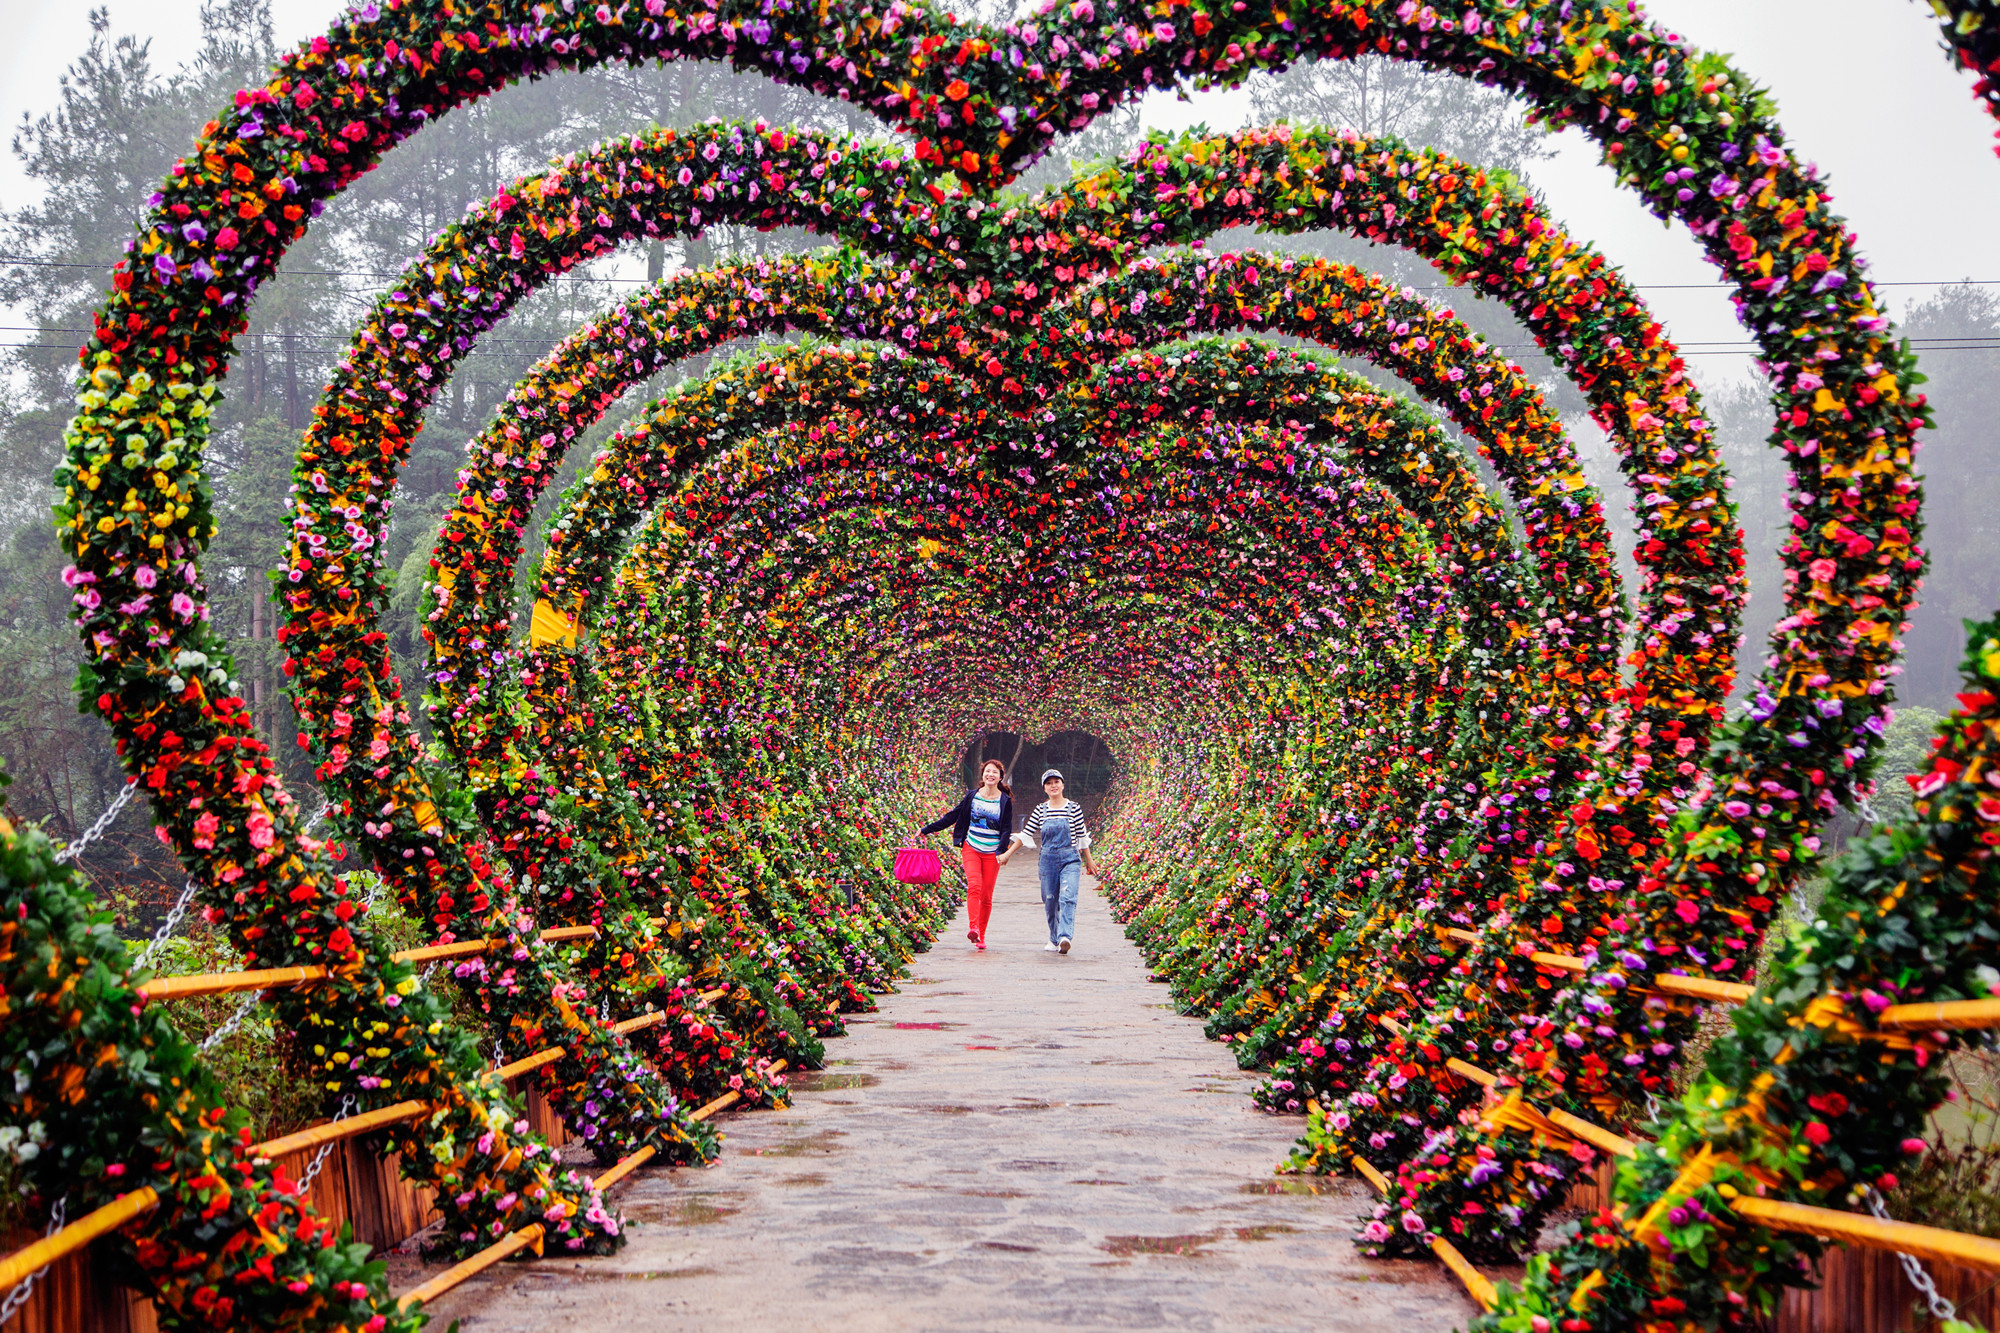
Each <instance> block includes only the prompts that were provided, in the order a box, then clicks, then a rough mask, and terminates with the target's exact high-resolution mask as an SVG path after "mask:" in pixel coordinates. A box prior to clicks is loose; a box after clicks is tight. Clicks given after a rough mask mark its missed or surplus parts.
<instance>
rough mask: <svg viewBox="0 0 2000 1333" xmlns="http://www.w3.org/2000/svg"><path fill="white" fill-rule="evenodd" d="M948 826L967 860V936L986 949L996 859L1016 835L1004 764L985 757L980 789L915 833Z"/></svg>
mask: <svg viewBox="0 0 2000 1333" xmlns="http://www.w3.org/2000/svg"><path fill="white" fill-rule="evenodd" d="M946 827H949V828H950V829H951V841H952V845H953V846H955V847H957V848H958V854H959V857H960V859H961V860H963V861H964V862H965V915H966V919H967V921H968V922H969V923H970V925H971V929H969V930H967V931H966V932H965V938H967V939H968V940H971V941H972V942H973V943H974V944H975V945H977V946H978V947H980V948H982V949H984V948H985V947H986V922H987V920H988V918H990V917H991V916H992V915H993V877H994V876H995V875H997V874H999V873H1000V862H999V861H998V860H997V859H995V858H996V857H998V855H999V852H1000V849H1001V848H1002V847H1005V846H1006V845H1007V843H1008V841H1009V840H1010V839H1011V838H1012V837H1013V836H1014V793H1013V788H1011V787H1009V786H1008V785H1007V766H1006V765H1005V764H1003V763H1001V762H1000V761H999V760H998V759H988V760H987V761H986V762H985V763H984V764H982V765H981V766H980V769H979V785H978V786H977V787H974V788H973V789H972V790H971V791H969V792H967V793H966V794H965V799H964V800H962V801H960V802H959V803H958V804H957V805H955V806H953V807H952V808H951V809H950V810H947V811H946V812H945V813H944V814H943V815H942V816H941V817H939V818H938V819H936V820H933V821H932V822H931V823H928V824H926V825H924V826H923V828H922V829H920V830H918V836H920V837H922V836H925V835H928V834H932V833H936V832H937V831H938V830H940V829H943V828H946Z"/></svg>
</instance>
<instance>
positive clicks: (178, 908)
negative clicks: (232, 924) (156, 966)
mask: <svg viewBox="0 0 2000 1333" xmlns="http://www.w3.org/2000/svg"><path fill="white" fill-rule="evenodd" d="M193 900H194V881H193V880H189V881H188V882H187V887H186V888H184V889H182V890H181V897H180V901H179V902H177V903H175V904H174V906H173V910H172V911H170V912H168V913H167V919H166V920H165V921H162V922H161V923H160V928H159V930H158V931H156V932H154V935H153V938H152V940H151V942H150V943H148V944H147V945H146V947H145V948H144V949H142V950H141V951H140V952H139V959H138V961H137V962H135V963H133V964H132V966H134V967H145V966H146V965H148V964H149V963H151V962H152V961H153V955H154V954H156V953H158V952H159V951H160V948H161V946H162V945H164V944H166V942H167V940H168V939H169V938H170V937H171V936H172V935H173V933H174V927H175V926H178V925H179V924H180V923H181V918H182V917H184V916H186V915H187V910H188V904H189V903H190V902H192V901H193Z"/></svg>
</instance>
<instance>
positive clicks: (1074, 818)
mask: <svg viewBox="0 0 2000 1333" xmlns="http://www.w3.org/2000/svg"><path fill="white" fill-rule="evenodd" d="M1056 820H1062V821H1064V822H1066V823H1067V824H1068V825H1069V840H1070V844H1071V845H1072V846H1074V847H1075V848H1076V849H1077V850H1078V851H1081V850H1083V849H1084V848H1085V847H1088V846H1090V828H1089V826H1088V825H1086V824H1085V823H1084V822H1083V807H1082V806H1080V805H1078V804H1077V803H1076V802H1075V801H1064V802H1063V804H1062V809H1060V810H1057V809H1054V808H1052V807H1051V806H1050V805H1049V803H1048V802H1047V801H1043V802H1042V803H1041V804H1040V805H1038V806H1036V807H1035V808H1034V811H1033V813H1031V814H1030V815H1029V816H1028V822H1027V823H1026V824H1023V825H1022V826H1021V831H1020V832H1019V833H1018V834H1016V835H1015V836H1016V837H1018V838H1019V839H1020V840H1021V842H1022V843H1023V844H1025V845H1026V846H1029V847H1034V846H1036V845H1037V840H1038V839H1039V838H1040V837H1041V833H1042V825H1044V824H1046V823H1051V822H1053V821H1056Z"/></svg>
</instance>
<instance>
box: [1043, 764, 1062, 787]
mask: <svg viewBox="0 0 2000 1333" xmlns="http://www.w3.org/2000/svg"><path fill="white" fill-rule="evenodd" d="M1061 776H1062V770H1061V769H1060V768H1052V769H1049V770H1048V771H1047V772H1045V773H1043V774H1042V785H1043V786H1045V787H1046V786H1047V785H1048V782H1049V779H1050V778H1059V777H1061Z"/></svg>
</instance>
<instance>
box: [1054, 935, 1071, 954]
mask: <svg viewBox="0 0 2000 1333" xmlns="http://www.w3.org/2000/svg"><path fill="white" fill-rule="evenodd" d="M1056 952H1057V953H1068V952H1069V936H1067V935H1065V936H1063V938H1062V943H1061V944H1059V945H1057V946H1056Z"/></svg>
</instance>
